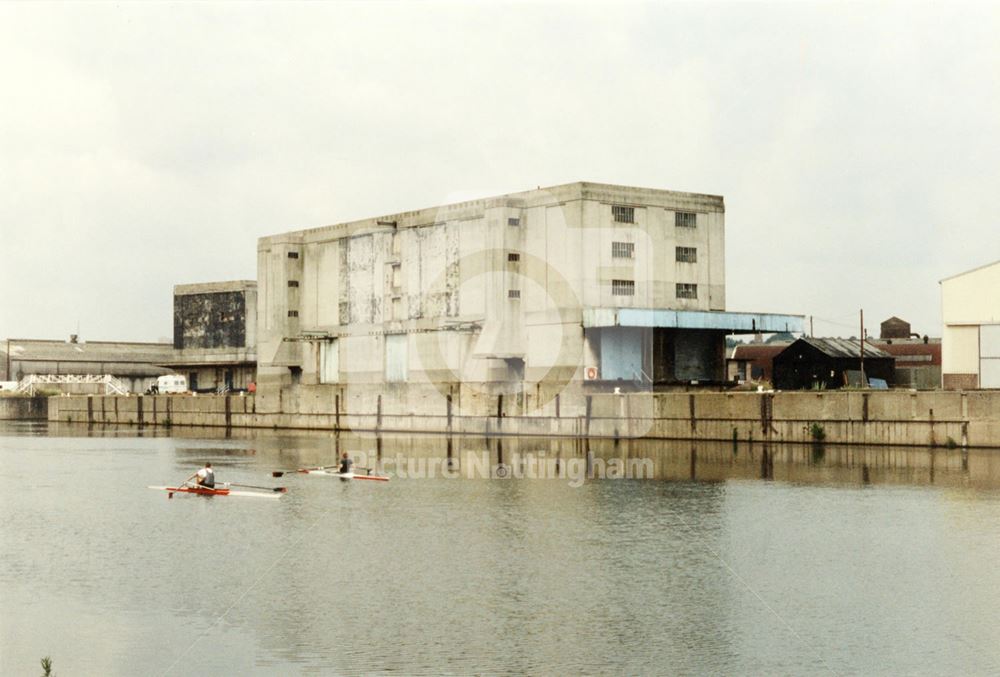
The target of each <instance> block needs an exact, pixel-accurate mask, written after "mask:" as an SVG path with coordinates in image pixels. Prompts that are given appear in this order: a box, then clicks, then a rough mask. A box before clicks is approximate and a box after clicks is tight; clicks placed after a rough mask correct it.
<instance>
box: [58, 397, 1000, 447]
mask: <svg viewBox="0 0 1000 677" xmlns="http://www.w3.org/2000/svg"><path fill="white" fill-rule="evenodd" d="M278 399H279V405H280V406H279V409H278V411H276V412H267V413H265V412H260V411H258V410H257V408H256V403H255V398H253V397H237V396H232V397H215V396H198V397H190V396H163V395H161V396H156V397H148V396H147V397H110V396H109V397H58V398H51V399H50V401H49V420H51V421H68V422H80V423H88V422H89V423H118V424H141V425H164V424H167V423H169V424H172V425H205V426H231V427H267V428H271V427H278V428H302V429H328V430H333V429H340V430H357V431H360V430H380V431H385V432H390V431H395V432H429V433H452V434H478V435H483V434H485V435H551V436H560V437H624V438H628V437H632V438H663V439H690V440H734V439H736V440H741V441H743V440H748V441H771V442H797V443H798V442H810V441H812V440H813V434H814V433H813V430H814V429H816V428H821V429H822V431H823V433H824V435H825V440H826V441H827V442H830V443H844V444H869V445H873V444H890V445H917V446H952V445H959V446H973V447H1000V392H993V391H978V392H943V391H941V392H894V391H889V392H878V391H875V392H868V393H862V392H815V393H813V392H780V393H704V392H703V393H657V394H649V393H633V394H624V395H614V394H595V395H585V394H583V393H582V392H574V391H572V389H571V388H569V389H566V390H564V391H562V392H560V393H558V394H555V393H546V392H543V391H541V390H538V391H536V392H529V393H521V394H517V395H507V396H505V395H504V394H503V393H487V392H483V391H474V390H471V389H466V390H463V389H460V388H456V389H455V390H454V391H453V392H451V393H448V394H442V393H440V392H438V391H437V390H436V389H434V388H433V387H431V388H426V387H411V386H409V385H405V384H401V385H399V386H388V387H381V388H369V387H364V386H355V387H348V386H328V387H322V388H316V389H311V390H310V391H308V393H307V394H304V393H303V392H302V391H301V389H294V388H289V389H282V391H281V393H280V395H279V397H278ZM814 424H815V426H814Z"/></svg>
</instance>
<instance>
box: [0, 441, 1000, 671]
mask: <svg viewBox="0 0 1000 677" xmlns="http://www.w3.org/2000/svg"><path fill="white" fill-rule="evenodd" d="M581 445H582V443H580V442H574V441H550V440H505V441H504V442H503V444H502V446H498V445H497V443H496V441H495V440H492V441H487V440H484V439H462V440H454V441H453V442H452V444H451V445H450V452H449V445H448V443H447V441H446V440H445V439H443V438H437V437H427V438H404V437H385V438H384V439H382V440H381V441H380V442H379V441H376V440H375V439H373V438H370V437H369V438H358V437H350V436H345V437H340V438H335V437H333V436H331V435H329V434H322V435H320V434H316V435H306V434H299V435H287V434H284V435H279V434H277V433H270V432H266V433H265V432H262V433H255V434H247V435H244V436H243V437H242V438H225V437H222V436H221V435H220V434H219V433H218V432H215V431H211V430H202V431H197V430H196V431H191V430H188V431H181V430H174V431H173V432H172V434H171V435H170V436H168V435H166V434H164V432H163V431H158V432H157V433H155V434H153V433H148V432H147V433H145V434H144V435H140V433H139V432H138V431H136V430H135V429H129V428H124V429H115V428H105V429H100V428H97V429H94V430H90V431H88V430H87V428H86V427H74V426H65V425H54V424H53V425H43V424H37V425H28V424H7V425H6V426H4V427H0V482H2V487H3V488H2V490H0V547H2V553H3V555H2V559H0V674H4V675H31V674H35V673H39V672H40V670H39V668H38V660H39V658H41V657H42V656H46V655H48V656H51V657H52V658H53V660H54V667H55V671H56V673H57V674H59V675H137V674H170V675H205V674H213V675H230V674H233V675H235V674H240V675H244V674H261V675H273V674H279V675H285V674H361V673H365V674H369V673H394V674H405V675H411V674H445V673H447V674H469V673H477V674H513V673H533V674H595V673H615V674H620V673H628V674H653V673H659V674H760V675H764V674H766V675H781V674H787V675H804V674H865V675H868V674H984V675H985V674H997V673H1000V566H998V564H1000V454H998V453H997V452H970V453H968V454H962V453H961V452H960V451H943V450H938V451H935V452H932V451H930V450H900V449H844V448H834V447H828V448H826V449H813V448H810V447H801V448H799V447H781V448H777V449H772V450H770V451H768V450H764V449H763V448H761V447H753V448H751V447H749V446H746V445H744V446H740V447H737V448H735V449H734V448H733V447H732V446H731V445H724V444H722V445H706V444H701V445H695V446H692V445H691V444H690V443H663V442H657V443H652V442H631V443H628V442H623V443H622V444H620V445H614V444H613V443H611V442H601V443H597V442H594V443H592V444H591V446H590V449H589V451H590V453H591V454H592V455H593V458H594V459H610V458H649V459H650V460H651V464H652V465H651V467H652V472H653V475H654V476H653V478H651V479H641V480H610V479H605V480H592V481H586V482H584V483H583V485H582V486H580V487H574V486H571V483H570V482H569V481H567V480H539V479H534V480H532V479H505V480H499V479H493V480H491V479H448V478H443V477H438V478H436V479H415V478H409V479H403V478H399V477H395V478H393V480H392V481H391V482H388V483H376V482H353V483H349V482H341V481H338V480H336V479H332V478H324V477H306V476H296V475H292V476H286V477H284V478H281V479H273V478H272V477H271V476H270V474H271V471H272V470H275V469H282V468H295V467H297V466H299V465H313V464H319V463H322V462H328V463H329V462H333V461H332V459H333V458H334V455H335V454H336V450H337V448H341V449H343V450H348V451H352V452H354V453H362V452H364V453H376V452H378V451H381V454H382V457H383V458H387V457H392V456H395V455H397V454H398V455H400V456H401V457H404V458H414V459H417V458H422V459H428V458H435V459H442V458H445V457H446V456H447V455H448V454H449V453H451V454H452V455H453V457H454V458H455V459H456V462H459V463H468V462H469V460H468V458H469V457H468V455H469V454H478V453H481V452H486V453H488V454H490V458H493V459H496V458H497V457H498V456H500V457H502V458H504V460H509V459H513V458H515V457H516V455H517V454H519V453H521V454H527V453H538V454H548V455H549V457H552V456H558V457H559V458H561V459H562V460H563V461H564V462H566V461H568V460H569V459H571V458H574V457H577V458H578V457H580V456H581V454H583V455H585V454H586V450H585V449H583V448H582V446H581ZM205 461H211V462H212V463H213V465H215V466H216V469H217V476H218V478H219V479H220V480H224V481H232V482H244V483H248V484H272V485H273V484H282V485H284V486H287V487H289V492H288V494H287V495H286V496H285V497H284V498H282V499H281V500H280V501H264V500H251V499H246V500H241V499H236V498H225V499H223V498H203V497H191V496H179V497H175V498H174V499H172V500H168V499H167V497H166V495H165V494H163V493H161V492H154V491H150V490H148V489H147V488H146V486H147V485H150V484H167V483H176V482H179V481H180V480H183V479H184V478H185V477H187V476H188V475H190V474H191V473H192V472H194V470H195V469H196V468H197V467H198V466H199V465H201V464H203V463H204V462H205Z"/></svg>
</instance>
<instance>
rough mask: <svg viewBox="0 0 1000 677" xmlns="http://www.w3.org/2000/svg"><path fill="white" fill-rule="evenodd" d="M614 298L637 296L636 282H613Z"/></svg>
mask: <svg viewBox="0 0 1000 677" xmlns="http://www.w3.org/2000/svg"><path fill="white" fill-rule="evenodd" d="M611 295H612V296H635V281H634V280H611Z"/></svg>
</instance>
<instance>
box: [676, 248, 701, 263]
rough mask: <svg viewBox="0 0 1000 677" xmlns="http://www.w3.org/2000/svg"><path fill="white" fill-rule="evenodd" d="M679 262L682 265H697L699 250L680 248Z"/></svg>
mask: <svg viewBox="0 0 1000 677" xmlns="http://www.w3.org/2000/svg"><path fill="white" fill-rule="evenodd" d="M677 260H678V261H680V262H682V263H697V262H698V250H697V249H696V248H694V247H678V248H677Z"/></svg>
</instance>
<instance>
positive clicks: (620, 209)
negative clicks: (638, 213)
mask: <svg viewBox="0 0 1000 677" xmlns="http://www.w3.org/2000/svg"><path fill="white" fill-rule="evenodd" d="M611 216H612V217H614V220H615V223H635V207H625V206H623V205H611Z"/></svg>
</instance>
